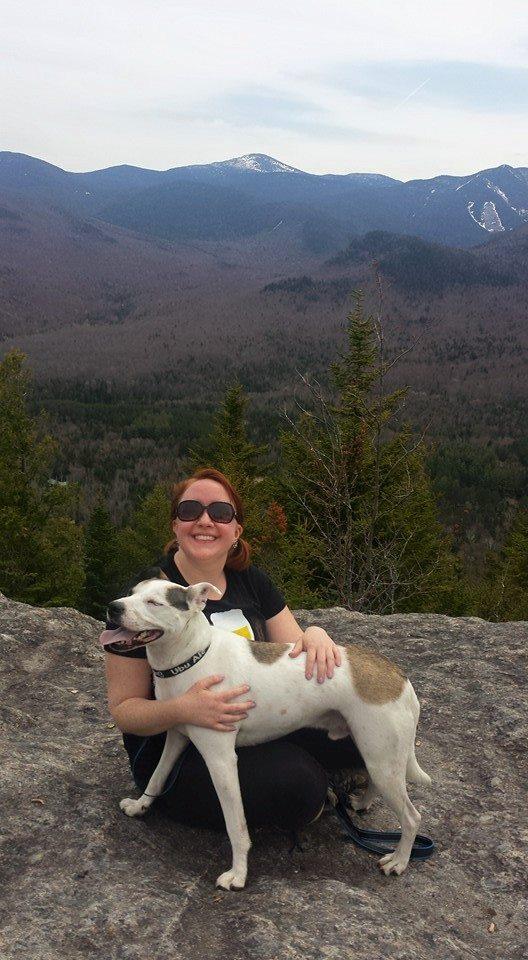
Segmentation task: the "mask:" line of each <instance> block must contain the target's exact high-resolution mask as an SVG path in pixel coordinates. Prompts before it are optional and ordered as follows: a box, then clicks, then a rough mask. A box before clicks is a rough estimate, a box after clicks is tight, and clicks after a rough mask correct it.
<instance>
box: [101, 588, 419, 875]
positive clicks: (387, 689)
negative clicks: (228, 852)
mask: <svg viewBox="0 0 528 960" xmlns="http://www.w3.org/2000/svg"><path fill="white" fill-rule="evenodd" d="M211 590H213V591H216V592H217V593H219V591H218V590H217V589H216V587H213V586H212V585H211V584H209V583H198V584H196V585H195V586H191V587H182V586H179V585H177V584H173V583H170V582H167V581H166V580H158V579H152V580H144V581H143V582H142V583H140V584H138V585H137V586H136V587H135V588H134V590H133V592H132V594H131V595H130V596H128V597H123V598H122V599H120V600H116V601H115V602H114V603H112V604H111V605H110V607H109V616H110V618H111V619H112V621H113V622H114V623H116V624H118V625H119V626H120V627H123V628H125V630H127V631H133V634H127V639H126V640H125V641H124V642H125V644H126V645H127V646H128V647H130V648H132V647H135V646H139V645H146V651H147V657H148V660H149V663H150V666H151V668H152V670H153V673H154V677H155V690H156V698H157V699H159V700H166V699H168V698H170V697H175V696H178V695H181V694H183V693H184V692H185V691H186V690H188V688H189V687H190V686H191V685H192V684H193V683H195V682H196V681H197V680H201V679H203V678H204V677H208V676H211V675H212V674H218V673H220V674H221V675H223V676H224V677H225V680H224V681H223V684H224V687H225V688H230V687H234V686H237V685H239V684H249V685H250V687H251V697H252V699H254V700H255V701H256V707H255V708H254V709H253V710H251V711H250V712H249V714H248V716H247V718H245V719H243V720H241V721H239V722H238V729H237V730H236V731H233V732H220V731H218V732H217V731H215V730H210V729H207V728H205V727H197V726H193V725H190V724H185V725H180V726H177V727H172V728H171V729H170V730H168V731H167V737H166V742H165V748H164V750H163V754H162V756H161V759H160V761H159V764H158V766H157V768H156V770H155V771H154V773H153V775H152V777H151V779H150V781H149V784H148V786H147V788H146V790H145V793H144V794H143V796H142V797H140V798H139V800H131V799H127V800H122V801H121V804H120V806H121V809H122V810H124V812H125V813H126V814H127V815H128V816H130V817H136V816H140V815H141V814H143V813H145V811H146V810H148V808H149V807H150V806H151V804H152V803H153V800H154V798H155V797H157V796H159V794H160V793H161V792H162V790H163V786H164V783H165V781H166V779H167V777H168V775H169V773H170V771H171V769H172V767H173V765H174V763H175V762H176V760H177V758H178V756H179V755H180V754H181V753H182V751H183V749H184V748H185V746H186V744H187V743H188V741H189V740H191V741H192V743H194V745H195V746H196V748H197V749H198V750H199V752H200V753H201V755H202V757H203V758H204V760H205V763H206V764H207V767H208V769H209V773H210V774H211V779H212V781H213V784H214V786H215V789H216V792H217V794H218V798H219V800H220V804H221V806H222V811H223V814H224V817H225V822H226V827H227V832H228V835H229V839H230V841H231V846H232V851H233V863H232V866H231V869H230V870H227V871H226V872H225V873H222V874H221V875H220V876H219V877H218V879H217V881H216V884H217V886H219V887H223V888H224V889H226V890H230V889H240V888H242V887H244V885H245V883H246V875H247V855H248V851H249V848H250V846H251V843H250V839H249V834H248V830H247V826H246V819H245V815H244V808H243V805H242V799H241V796H240V786H239V782H238V775H237V757H236V753H235V744H237V745H239V746H247V745H250V744H256V743H263V742H264V741H267V740H274V739H276V738H278V737H282V736H284V735H286V734H288V733H291V732H292V731H293V730H298V729H299V728H301V727H318V728H321V729H324V730H327V732H328V736H329V737H330V738H331V739H333V740H337V739H340V738H341V737H346V736H348V735H349V734H350V735H351V736H352V737H353V739H354V741H355V742H356V744H357V746H358V748H359V750H360V752H361V754H362V756H363V759H364V761H365V764H366V767H367V770H368V773H369V777H370V783H369V786H368V787H367V789H366V791H365V793H364V794H363V795H362V796H361V797H359V798H357V799H356V800H355V802H354V804H353V805H354V807H355V808H356V809H362V808H366V807H367V806H369V804H370V803H371V802H372V799H373V798H374V797H375V796H376V795H378V794H381V796H382V797H383V799H384V800H385V801H386V803H387V804H388V805H389V807H390V808H391V809H392V810H393V811H394V813H395V814H396V816H397V817H398V819H399V820H400V823H401V827H402V835H401V840H400V842H399V843H398V846H397V847H396V849H395V850H394V852H393V853H389V854H387V855H386V856H384V857H382V858H381V860H380V861H379V864H380V867H381V869H382V870H383V871H384V873H385V874H387V875H388V874H389V873H396V874H400V873H402V872H403V871H404V870H405V868H406V866H407V864H408V862H409V856H410V853H411V849H412V846H413V843H414V839H415V836H416V833H417V830H418V827H419V824H420V820H421V817H420V814H419V813H418V811H417V810H416V809H415V807H414V806H413V805H412V803H411V801H410V800H409V797H408V794H407V788H406V779H407V778H408V779H409V780H413V781H414V782H416V783H421V784H429V783H430V782H431V781H430V778H429V777H428V775H427V774H426V773H424V771H423V770H422V769H421V768H420V766H419V765H418V763H417V760H416V757H415V753H414V738H415V733H416V725H417V723H418V717H419V713H420V706H419V703H418V699H417V697H416V694H415V692H414V690H413V688H412V686H411V683H410V682H409V680H407V679H406V677H405V676H404V674H402V673H401V671H400V670H399V669H398V667H396V666H394V664H392V663H391V662H390V661H389V660H386V659H385V657H382V656H380V654H378V653H375V652H373V651H369V650H366V649H363V648H361V647H358V646H352V645H350V646H349V645H346V646H344V647H341V648H340V649H341V652H342V659H343V664H342V666H341V668H340V669H338V670H336V672H335V675H334V677H333V678H332V679H331V680H327V681H326V682H325V683H323V684H319V683H317V681H316V678H315V677H314V678H313V680H312V681H309V680H307V679H306V677H305V675H304V663H303V660H304V657H302V656H301V657H297V658H291V657H289V656H288V653H289V652H290V651H291V650H292V648H293V644H287V643H257V642H255V641H252V640H247V639H245V638H244V637H241V636H239V635H238V634H234V633H229V632H228V631H226V630H221V629H219V628H217V627H212V626H211V625H210V624H209V622H208V620H207V619H206V617H205V616H204V614H203V613H202V610H203V608H204V606H205V602H206V599H207V594H208V593H209V592H210V591H211ZM114 637H115V639H117V635H116V634H114ZM102 642H103V641H102ZM110 642H112V638H110V639H106V640H105V641H104V643H103V645H106V644H107V643H110ZM114 642H115V640H114Z"/></svg>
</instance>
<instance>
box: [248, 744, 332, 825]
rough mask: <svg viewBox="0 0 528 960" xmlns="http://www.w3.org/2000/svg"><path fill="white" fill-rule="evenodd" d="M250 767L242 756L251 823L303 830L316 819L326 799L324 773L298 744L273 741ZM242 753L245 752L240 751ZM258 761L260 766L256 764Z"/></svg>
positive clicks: (325, 778) (253, 758) (254, 758)
mask: <svg viewBox="0 0 528 960" xmlns="http://www.w3.org/2000/svg"><path fill="white" fill-rule="evenodd" d="M263 746H265V748H266V749H264V750H261V751H260V752H259V756H258V758H257V757H252V758H251V760H252V763H251V764H247V763H246V762H245V759H246V758H244V757H243V756H241V757H239V772H240V784H241V790H242V799H243V802H244V807H245V809H246V815H247V819H248V823H250V824H251V823H253V824H254V825H259V824H260V825H263V824H273V825H275V826H277V827H280V828H282V829H287V830H296V829H300V828H301V827H303V826H306V824H308V823H310V822H311V821H312V820H314V819H316V817H317V816H318V814H319V813H320V811H321V808H322V806H323V804H324V802H325V799H326V793H327V789H328V778H327V775H326V772H325V770H323V768H322V767H321V766H320V764H319V763H318V762H317V760H314V758H313V757H311V756H310V754H309V753H307V752H306V751H305V750H303V749H302V748H301V747H298V746H296V745H295V744H290V743H282V742H281V743H278V742H273V743H269V744H266V745H263ZM241 753H242V751H241ZM256 760H258V761H259V762H258V765H257V764H255V763H254V762H253V761H256Z"/></svg>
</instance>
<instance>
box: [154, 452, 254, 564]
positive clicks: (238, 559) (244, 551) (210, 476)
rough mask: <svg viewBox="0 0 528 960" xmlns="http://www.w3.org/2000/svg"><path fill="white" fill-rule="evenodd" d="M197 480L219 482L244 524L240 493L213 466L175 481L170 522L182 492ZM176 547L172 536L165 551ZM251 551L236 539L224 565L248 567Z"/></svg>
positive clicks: (174, 517)
mask: <svg viewBox="0 0 528 960" xmlns="http://www.w3.org/2000/svg"><path fill="white" fill-rule="evenodd" d="M197 480H214V481H215V482H216V483H219V484H220V485H221V486H222V487H223V488H224V490H225V491H226V493H227V494H228V495H229V499H230V501H231V503H232V504H233V506H234V508H235V510H236V515H237V520H238V522H239V524H240V526H241V527H243V526H244V508H243V505H242V500H241V499H240V494H239V493H238V491H237V490H235V488H234V486H233V484H232V483H231V482H230V481H229V480H228V479H227V477H226V476H224V474H223V473H221V472H220V470H215V468H214V467H204V468H203V469H201V470H197V471H196V473H193V475H192V477H187V479H186V480H180V482H179V483H175V484H174V486H173V488H172V491H171V523H172V522H174V520H176V519H177V518H176V510H177V508H178V504H179V502H180V500H181V498H182V497H183V495H184V493H185V492H186V490H187V489H188V487H190V486H191V484H192V483H195V482H196V481H197ZM177 547H178V541H177V540H176V539H175V538H174V539H173V540H170V541H169V543H168V544H167V546H166V547H165V553H171V552H173V551H175V550H176V549H177ZM250 552H251V547H250V546H249V543H248V542H247V541H246V540H243V539H242V538H241V537H239V539H238V544H237V546H236V547H235V549H234V550H230V551H229V554H228V557H227V560H226V562H225V566H226V568H227V569H228V570H245V569H246V568H247V567H249V555H250Z"/></svg>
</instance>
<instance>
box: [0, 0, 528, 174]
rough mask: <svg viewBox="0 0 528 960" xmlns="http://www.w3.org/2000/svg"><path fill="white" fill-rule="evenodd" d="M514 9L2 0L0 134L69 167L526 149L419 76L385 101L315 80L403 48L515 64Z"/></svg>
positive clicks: (389, 58)
mask: <svg viewBox="0 0 528 960" xmlns="http://www.w3.org/2000/svg"><path fill="white" fill-rule="evenodd" d="M525 12H526V7H525V2H524V0H504V2H503V3H502V4H501V15H500V17H498V16H497V7H496V3H494V2H491V0H479V2H477V0H466V2H465V3H463V4H460V2H459V0H456V2H455V0H433V2H429V3H427V4H425V3H423V2H422V0H420V2H417V0H401V2H400V3H398V4H395V3H394V2H393V0H371V2H370V3H369V4H361V5H360V4H350V3H348V4H347V3H342V2H339V3H337V2H336V0H327V2H325V0H317V2H315V0H304V2H302V3H301V2H298V0H290V2H289V3H284V2H283V0H281V2H278V0H268V2H267V3H265V4H264V3H262V4H258V5H255V4H247V2H246V3H242V2H239V0H224V2H223V3H222V4H218V2H217V0H215V2H214V3H213V2H212V0H201V2H200V3H199V4H196V2H195V0H193V2H190V0H183V2H172V3H169V2H161V0H113V2H112V0H110V2H108V0H104V2H103V0H93V2H92V3H91V4H89V5H87V6H84V5H83V6H82V7H81V5H80V4H75V3H71V0H68V2H66V0H55V2H51V0H48V2H45V3H44V4H43V3H41V2H36V0H27V2H26V3H25V4H19V3H18V0H17V2H15V0H4V17H3V30H2V37H1V39H0V54H1V66H0V78H1V83H2V91H3V95H2V100H3V105H4V110H3V114H4V123H3V146H4V147H5V148H6V149H10V150H18V151H21V152H26V153H30V154H32V155H35V156H41V157H43V158H44V159H47V160H50V161H51V162H53V163H57V164H59V165H60V166H64V167H66V168H69V169H77V170H83V169H90V168H92V169H93V168H94V167H102V166H109V165H111V164H113V163H123V162H128V163H136V164H139V165H141V166H149V167H157V168H164V167H169V166H176V165H180V164H185V163H193V162H209V161H212V160H219V159H223V158H224V157H227V156H234V155H237V154H241V153H247V152H266V153H270V154H272V155H275V156H278V157H279V158H280V159H282V160H284V161H285V162H287V163H291V164H292V165H294V166H299V167H301V168H303V169H308V170H311V171H314V172H327V171H328V172H330V171H335V172H348V171H351V170H372V171H376V172H382V173H387V174H389V175H392V176H398V177H401V178H403V179H405V178H408V177H412V176H429V175H432V174H434V173H437V172H440V170H442V171H446V170H452V169H453V170H460V169H467V170H473V169H477V168H479V167H484V166H492V165H493V164H494V163H499V162H514V163H517V164H520V163H525V162H526V163H528V157H527V158H526V160H523V159H522V158H520V157H519V153H520V150H522V147H523V145H524V143H526V140H527V137H526V133H527V131H526V126H525V124H524V122H523V118H522V116H521V114H520V113H519V114H517V113H516V112H515V111H513V112H512V114H511V115H510V116H509V117H508V122H507V124H504V125H502V127H501V129H500V132H499V131H496V130H491V131H490V122H494V118H493V116H492V113H493V111H490V116H488V115H487V112H486V110H485V109H484V110H480V112H479V113H477V111H476V110H472V109H471V107H470V106H468V104H467V103H466V104H465V105H463V106H462V105H460V108H459V109H457V108H456V106H454V105H453V103H452V102H450V103H447V104H446V103H442V102H434V103H432V102H431V94H430V90H429V88H430V87H431V84H428V85H427V86H426V87H424V89H423V90H422V91H419V92H417V94H416V96H414V97H412V98H411V99H410V100H409V101H408V102H405V103H404V104H402V105H401V107H400V108H398V109H397V110H395V111H394V110H392V113H391V111H390V109H389V108H388V106H387V104H384V103H381V102H380V103H376V102H373V101H372V100H369V98H366V97H364V96H360V95H358V94H357V93H355V92H354V90H353V89H352V90H350V89H349V90H347V89H344V88H343V87H341V88H339V86H338V85H337V86H336V85H334V86H332V84H330V83H329V82H328V78H329V77H330V76H331V75H332V73H334V74H336V73H339V71H343V70H345V69H346V66H347V65H350V66H352V67H356V66H357V64H358V62H367V63H368V62H370V64H371V69H372V71H373V75H374V76H375V71H376V67H375V64H376V63H377V62H380V61H382V62H387V63H395V62H401V63H403V64H405V63H407V64H409V65H410V67H409V71H410V72H409V76H410V77H413V76H414V73H413V71H412V65H413V64H414V63H416V62H417V61H420V62H422V63H424V64H425V63H432V62H434V61H442V62H445V61H446V60H447V61H449V60H450V61H456V62H459V63H461V62H463V63H466V64H471V63H474V64H481V65H482V64H488V65H490V66H495V67H497V68H500V67H510V68H511V67H515V66H519V67H522V66H524V62H525V49H523V37H522V26H523V23H524V18H525ZM525 44H526V41H525V40H524V45H525ZM427 75H428V74H427V73H426V74H425V75H424V77H423V79H425V78H426V76H427ZM420 82H421V80H420V79H418V80H416V82H415V81H414V80H412V82H411V83H410V84H409V86H408V88H407V87H406V88H405V91H404V93H403V94H401V95H400V94H398V98H397V99H398V100H400V101H401V100H403V99H404V97H405V96H406V95H407V94H408V93H410V92H411V91H412V90H413V87H417V86H418V85H419V83H420ZM259 91H261V92H260V93H259ZM426 93H427V94H428V97H426V96H425V95H426ZM422 94H423V95H422ZM455 94H456V90H455ZM259 97H260V98H261V99H260V102H259V99H258V98H259ZM263 97H267V98H268V103H267V107H266V108H265V109H264V104H263V99H262V98H263ZM237 98H238V100H237ZM252 98H253V99H252ZM274 98H275V103H273V99H274ZM395 102H397V101H395ZM237 104H238V105H237ZM288 104H290V105H291V122H290V123H288V109H289V107H288ZM252 105H253V106H254V109H255V116H254V118H253V116H252V113H251V110H252ZM296 105H297V106H296ZM392 106H394V104H392ZM490 118H491V120H490ZM388 143H390V144H391V147H390V151H387V149H386V147H385V146H384V145H386V144H388Z"/></svg>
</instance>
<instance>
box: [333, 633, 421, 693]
mask: <svg viewBox="0 0 528 960" xmlns="http://www.w3.org/2000/svg"><path fill="white" fill-rule="evenodd" d="M344 646H345V650H346V655H347V657H348V662H349V664H350V670H351V673H352V680H353V683H354V688H355V691H356V693H357V694H358V696H359V697H361V699H362V700H364V701H365V703H388V702H389V700H397V699H398V697H401V695H402V693H403V688H404V686H405V681H406V679H407V677H406V676H405V674H404V673H403V671H402V670H400V668H399V667H397V666H396V664H395V663H392V661H391V660H388V659H387V657H384V656H383V654H381V653H377V652H376V651H375V650H367V649H366V648H365V647H358V646H356V644H355V643H351V644H348V643H347V644H345V645H344Z"/></svg>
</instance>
